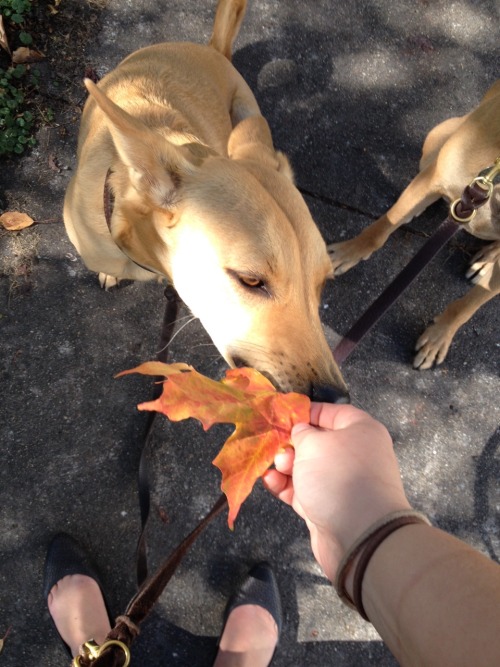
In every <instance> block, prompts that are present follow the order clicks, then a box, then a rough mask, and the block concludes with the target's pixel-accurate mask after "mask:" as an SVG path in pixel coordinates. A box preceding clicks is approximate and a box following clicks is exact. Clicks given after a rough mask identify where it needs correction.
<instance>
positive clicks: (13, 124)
mask: <svg viewBox="0 0 500 667" xmlns="http://www.w3.org/2000/svg"><path fill="white" fill-rule="evenodd" d="M26 74H27V69H26V67H25V66H24V65H16V66H15V67H9V68H8V69H7V70H2V69H0V155H8V154H10V153H17V154H20V153H22V152H23V151H24V149H25V148H26V147H28V146H34V145H35V140H34V138H33V137H32V136H31V133H30V130H31V127H32V125H33V114H32V113H31V112H30V111H27V110H25V109H23V104H24V93H23V91H22V90H21V86H20V82H21V80H22V79H24V78H25V77H26Z"/></svg>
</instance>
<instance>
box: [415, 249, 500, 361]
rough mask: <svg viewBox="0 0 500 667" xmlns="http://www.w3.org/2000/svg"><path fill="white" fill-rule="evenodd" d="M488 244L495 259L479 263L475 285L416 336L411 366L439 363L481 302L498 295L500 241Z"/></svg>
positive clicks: (499, 282)
mask: <svg viewBox="0 0 500 667" xmlns="http://www.w3.org/2000/svg"><path fill="white" fill-rule="evenodd" d="M491 246H493V247H494V248H493V250H494V249H495V248H496V250H497V253H496V254H497V256H498V257H499V258H498V259H496V261H494V262H490V263H489V264H488V265H487V266H485V265H484V264H482V266H481V273H480V274H477V276H476V278H475V282H476V285H475V286H474V287H473V288H472V289H471V290H469V292H468V293H467V294H466V295H465V296H464V297H462V298H461V299H457V300H456V301H453V302H452V303H450V305H449V306H448V307H447V308H446V310H445V311H444V312H443V313H442V314H441V315H438V316H437V317H436V318H434V322H433V324H431V325H430V326H429V327H427V329H426V330H425V331H424V333H423V334H422V335H421V336H420V338H419V339H418V341H417V344H416V346H415V349H416V350H417V351H418V353H417V355H416V356H415V360H414V362H413V366H414V368H419V369H420V370H424V369H426V368H431V366H432V365H433V364H434V363H436V365H439V364H440V363H442V362H443V361H444V359H445V357H446V355H447V353H448V348H449V347H450V344H451V341H452V340H453V336H454V335H455V333H456V332H457V331H458V329H459V328H460V327H461V326H462V325H463V324H465V322H467V320H469V319H470V318H471V317H472V316H473V315H474V313H475V312H476V310H478V309H479V308H480V307H481V306H482V305H483V304H485V303H486V302H487V301H489V300H490V299H492V298H493V297H494V296H497V295H498V294H500V242H496V243H493V244H491ZM491 246H490V248H491ZM492 256H494V255H492ZM473 266H474V264H473Z"/></svg>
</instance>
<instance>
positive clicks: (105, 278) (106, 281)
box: [99, 273, 120, 292]
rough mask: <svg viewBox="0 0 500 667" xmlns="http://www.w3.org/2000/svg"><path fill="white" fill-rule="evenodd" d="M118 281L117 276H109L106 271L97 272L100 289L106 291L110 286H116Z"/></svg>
mask: <svg viewBox="0 0 500 667" xmlns="http://www.w3.org/2000/svg"><path fill="white" fill-rule="evenodd" d="M119 282H120V281H119V279H118V278H115V277H114V276H110V275H108V274H107V273H100V274H99V285H100V286H101V287H102V289H104V290H106V292H107V291H108V290H109V289H111V288H112V287H116V286H117V285H118V283H119Z"/></svg>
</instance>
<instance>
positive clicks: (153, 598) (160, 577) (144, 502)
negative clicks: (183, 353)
mask: <svg viewBox="0 0 500 667" xmlns="http://www.w3.org/2000/svg"><path fill="white" fill-rule="evenodd" d="M111 174H112V171H111V169H110V170H108V172H107V174H106V178H105V183H104V194H103V206H104V216H105V218H106V223H107V225H108V229H109V231H110V233H111V216H112V214H113V206H114V195H113V193H112V191H111V188H110V185H109V177H110V175H111ZM131 261H133V260H131ZM143 268H144V267H143ZM165 297H166V300H167V303H166V307H165V313H164V316H163V324H162V330H161V337H160V348H159V352H158V354H157V359H158V361H161V362H163V363H167V362H168V353H169V349H168V348H169V344H170V341H171V339H172V334H173V332H174V328H175V324H176V322H177V315H178V310H179V305H180V303H181V301H180V299H179V297H178V295H177V292H176V291H175V289H174V288H173V287H172V286H171V285H168V286H167V287H166V289H165ZM156 380H157V382H155V383H154V389H153V396H152V400H155V399H156V398H158V397H159V395H160V394H161V391H162V383H163V382H164V380H165V378H164V377H158V378H156ZM157 415H158V413H157V412H151V413H148V421H147V424H146V428H145V434H144V438H143V442H142V449H141V457H140V462H139V473H138V497H139V507H140V515H141V532H140V535H139V539H138V543H137V550H136V563H137V565H136V567H137V582H138V591H137V593H136V594H135V595H134V596H133V597H132V599H131V600H130V602H129V603H128V605H127V608H126V610H125V613H124V614H122V615H121V616H118V617H117V618H116V620H115V626H114V628H112V629H111V631H110V632H109V633H108V635H107V637H106V639H105V641H104V642H103V643H102V644H101V645H100V646H99V645H98V644H97V643H96V642H94V641H93V640H90V641H88V642H85V644H83V645H82V647H81V655H79V656H78V657H76V658H75V659H74V661H73V663H72V665H73V666H74V667H128V665H129V664H130V646H131V644H132V642H133V641H134V639H135V638H136V637H137V635H138V634H139V632H140V628H139V626H140V624H141V623H142V622H143V621H144V619H145V618H146V617H147V616H148V614H149V613H150V611H151V610H152V608H153V607H154V605H155V604H156V602H157V601H158V599H159V597H160V595H161V594H162V592H163V590H164V589H165V586H166V585H167V583H168V582H169V581H170V579H171V578H172V576H173V574H174V572H175V571H176V569H177V567H178V565H179V564H180V562H181V561H182V559H183V558H184V556H185V555H186V553H187V551H188V550H189V549H190V547H191V546H192V544H193V543H194V542H195V540H196V539H197V537H198V536H199V535H200V534H201V533H202V532H203V530H204V529H205V528H206V527H207V526H208V524H209V523H210V522H211V521H212V519H214V518H215V517H216V516H218V515H219V514H220V512H221V511H222V510H223V509H224V508H226V507H227V498H226V496H225V495H224V494H221V495H220V496H219V498H218V499H217V501H216V502H215V504H214V505H213V507H212V509H211V510H210V511H209V512H208V514H207V515H206V516H205V517H204V518H203V519H202V520H201V521H200V522H199V523H198V525H197V526H196V527H195V528H194V529H193V530H192V531H191V532H190V533H189V535H188V536H187V537H185V538H184V540H183V541H182V542H181V543H180V544H179V545H178V546H177V547H176V548H175V549H174V550H173V551H172V553H171V554H170V555H169V556H168V557H167V558H166V559H165V560H164V562H163V563H162V564H161V565H160V567H159V568H158V569H157V570H156V571H155V573H154V574H153V575H152V576H151V577H150V578H148V565H147V544H146V529H147V524H148V520H149V515H150V507H151V495H150V484H149V465H148V452H149V444H150V442H151V437H152V434H153V427H154V424H155V421H156V417H157Z"/></svg>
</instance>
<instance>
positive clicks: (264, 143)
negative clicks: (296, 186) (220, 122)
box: [227, 116, 293, 182]
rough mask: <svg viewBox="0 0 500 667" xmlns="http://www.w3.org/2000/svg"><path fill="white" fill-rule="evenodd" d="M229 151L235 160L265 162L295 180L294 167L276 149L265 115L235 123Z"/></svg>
mask: <svg viewBox="0 0 500 667" xmlns="http://www.w3.org/2000/svg"><path fill="white" fill-rule="evenodd" d="M227 152H228V155H229V157H230V158H232V159H233V160H257V161H258V162H264V163H266V164H267V165H268V166H270V167H271V168H272V169H276V171H280V172H282V173H283V174H284V175H285V176H287V178H289V179H290V180H291V181H292V182H293V172H292V168H291V167H290V164H289V162H288V160H287V158H286V157H285V156H284V155H283V153H281V152H280V151H275V150H274V146H273V138H272V136H271V130H270V129H269V125H268V124H267V121H266V120H265V118H264V117H263V116H248V117H247V118H244V119H243V120H241V121H240V122H239V123H238V124H237V125H235V127H234V128H233V131H232V132H231V134H230V135H229V141H228V145H227Z"/></svg>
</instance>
